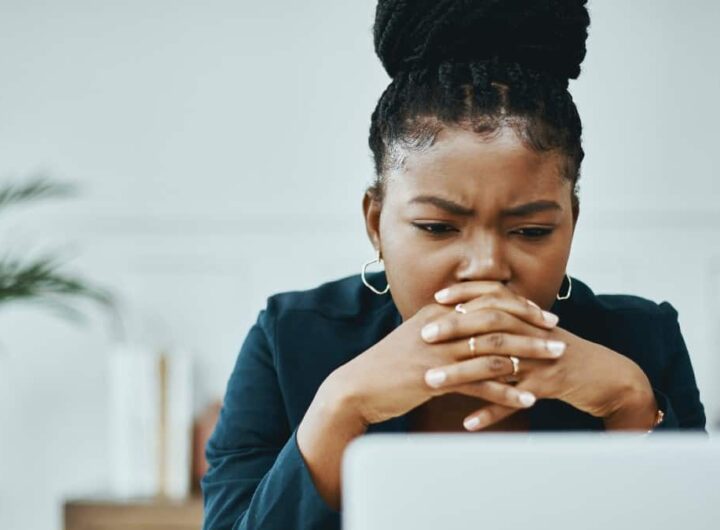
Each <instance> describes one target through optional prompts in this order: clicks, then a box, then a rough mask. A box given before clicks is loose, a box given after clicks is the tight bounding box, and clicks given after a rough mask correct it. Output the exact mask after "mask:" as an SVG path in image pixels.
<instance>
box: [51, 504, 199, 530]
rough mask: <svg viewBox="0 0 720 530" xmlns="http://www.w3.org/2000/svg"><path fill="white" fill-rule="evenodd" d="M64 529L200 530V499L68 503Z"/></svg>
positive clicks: (65, 506) (65, 509)
mask: <svg viewBox="0 0 720 530" xmlns="http://www.w3.org/2000/svg"><path fill="white" fill-rule="evenodd" d="M63 512H64V515H63V517H64V521H65V530H141V529H142V530H200V528H201V527H202V516H203V505H202V499H201V498H200V497H190V498H188V499H186V500H182V501H173V500H170V499H163V498H160V497H158V498H147V499H112V498H97V499H83V500H69V501H67V502H66V503H65V505H64V508H63Z"/></svg>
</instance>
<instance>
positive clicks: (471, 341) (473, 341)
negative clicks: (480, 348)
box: [468, 337, 476, 355]
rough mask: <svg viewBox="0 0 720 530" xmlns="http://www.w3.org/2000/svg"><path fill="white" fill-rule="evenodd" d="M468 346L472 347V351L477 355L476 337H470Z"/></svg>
mask: <svg viewBox="0 0 720 530" xmlns="http://www.w3.org/2000/svg"><path fill="white" fill-rule="evenodd" d="M468 347H469V348H470V353H472V354H473V355H475V353H476V352H475V337H470V338H469V339H468Z"/></svg>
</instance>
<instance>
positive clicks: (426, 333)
mask: <svg viewBox="0 0 720 530" xmlns="http://www.w3.org/2000/svg"><path fill="white" fill-rule="evenodd" d="M439 332H440V326H438V325H437V324H428V325H427V326H425V327H424V328H422V331H421V332H420V335H422V338H423V339H425V340H433V339H434V338H435V337H437V336H438V333H439Z"/></svg>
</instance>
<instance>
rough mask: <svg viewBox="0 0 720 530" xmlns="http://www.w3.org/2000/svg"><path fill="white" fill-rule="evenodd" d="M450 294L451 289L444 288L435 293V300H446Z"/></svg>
mask: <svg viewBox="0 0 720 530" xmlns="http://www.w3.org/2000/svg"><path fill="white" fill-rule="evenodd" d="M449 294H450V289H442V290H440V291H438V292H437V293H435V300H437V301H438V302H444V301H445V300H447V298H448V295H449Z"/></svg>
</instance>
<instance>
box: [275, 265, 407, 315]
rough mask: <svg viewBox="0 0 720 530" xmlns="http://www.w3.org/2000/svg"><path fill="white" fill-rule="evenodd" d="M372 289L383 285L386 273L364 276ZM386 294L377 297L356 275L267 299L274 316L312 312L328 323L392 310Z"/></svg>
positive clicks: (391, 304)
mask: <svg viewBox="0 0 720 530" xmlns="http://www.w3.org/2000/svg"><path fill="white" fill-rule="evenodd" d="M367 280H368V281H369V282H371V283H372V284H373V285H378V286H381V285H384V282H385V281H386V280H385V273H384V272H376V273H372V274H368V275H367ZM393 307H394V305H393V303H392V298H391V297H390V295H389V294H387V295H377V294H375V293H373V292H371V291H370V290H369V289H368V288H367V287H366V286H365V285H364V284H363V282H362V279H361V277H360V275H359V274H355V275H352V276H345V277H342V278H339V279H336V280H332V281H328V282H325V283H322V284H320V285H318V286H316V287H313V288H311V289H304V290H294V291H284V292H280V293H276V294H273V295H272V296H270V297H269V298H268V307H267V308H268V310H269V311H271V312H272V313H273V314H274V315H283V314H285V313H288V312H298V311H300V312H314V313H317V314H319V315H322V316H324V317H326V318H330V319H348V318H358V317H361V316H363V317H364V316H368V315H372V314H375V313H376V312H377V311H379V310H383V309H388V308H393Z"/></svg>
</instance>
